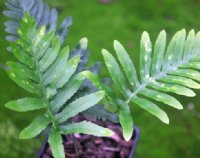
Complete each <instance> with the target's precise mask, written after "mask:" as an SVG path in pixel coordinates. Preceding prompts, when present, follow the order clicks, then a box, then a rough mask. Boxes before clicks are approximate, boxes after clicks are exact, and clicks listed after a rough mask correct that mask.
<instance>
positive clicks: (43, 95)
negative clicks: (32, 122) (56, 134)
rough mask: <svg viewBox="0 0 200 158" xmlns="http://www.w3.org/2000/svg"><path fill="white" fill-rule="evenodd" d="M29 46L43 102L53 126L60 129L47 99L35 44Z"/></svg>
mask: <svg viewBox="0 0 200 158" xmlns="http://www.w3.org/2000/svg"><path fill="white" fill-rule="evenodd" d="M33 41H34V40H33ZM27 44H28V43H27ZM28 46H29V47H30V48H31V51H32V54H33V56H32V57H33V60H34V61H35V70H36V74H37V75H38V77H39V84H40V86H41V90H42V98H43V100H44V102H45V105H46V110H47V114H48V116H49V117H50V118H51V120H52V124H53V126H54V127H55V128H58V125H57V121H56V118H55V116H54V112H53V109H52V108H51V106H50V102H49V100H48V99H47V95H46V94H47V92H46V87H45V84H44V79H43V76H42V73H41V72H40V65H39V60H38V59H37V57H36V51H35V49H34V48H33V44H30V45H29V44H28Z"/></svg>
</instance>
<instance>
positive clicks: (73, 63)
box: [5, 13, 113, 158]
mask: <svg viewBox="0 0 200 158" xmlns="http://www.w3.org/2000/svg"><path fill="white" fill-rule="evenodd" d="M18 37H19V38H18V39H17V40H16V41H15V42H14V43H12V46H11V50H12V52H13V54H14V56H15V57H16V58H17V62H15V61H10V62H7V65H8V67H9V70H8V71H7V73H8V75H9V77H10V78H11V79H12V80H13V81H14V82H15V83H16V84H18V85H19V86H20V87H22V88H23V89H25V90H26V91H28V92H30V93H31V94H32V95H33V97H26V98H22V99H18V100H15V101H10V102H8V103H7V104H6V105H5V106H6V107H7V108H9V109H11V110H15V111H17V112H26V111H33V110H39V109H43V110H42V111H44V113H43V114H41V115H40V116H38V117H36V118H35V119H34V120H33V122H32V123H31V124H30V125H29V126H28V127H26V128H25V129H24V130H23V131H22V132H21V133H20V138H21V139H31V138H33V137H35V136H37V135H38V134H40V133H41V132H42V131H44V130H45V129H49V130H50V135H49V144H50V146H51V149H52V153H53V156H54V157H55V158H64V157H65V154H64V148H63V144H62V137H61V135H62V134H74V133H84V134H91V135H97V136H112V135H113V132H112V131H111V130H109V129H107V128H104V127H100V126H98V125H96V124H93V123H91V122H87V121H83V122H79V123H73V122H71V118H72V117H74V116H76V115H77V114H78V113H80V112H83V111H84V110H87V109H88V108H90V107H92V106H94V105H95V104H97V103H98V102H99V101H100V100H101V99H102V98H103V97H104V95H105V93H104V91H97V92H93V93H91V94H88V95H85V96H83V97H80V98H76V99H75V100H72V101H71V100H70V99H71V98H72V97H73V96H74V94H75V93H76V92H77V91H78V89H79V88H80V86H81V85H82V83H83V82H84V80H85V77H84V76H83V74H82V72H79V73H76V69H77V67H78V65H79V61H80V56H74V57H72V58H70V59H69V55H70V54H69V47H68V46H67V47H64V48H61V43H60V37H58V36H56V35H55V32H54V31H49V32H48V33H46V31H45V27H44V26H41V27H40V28H37V23H36V21H35V20H34V17H31V16H30V15H29V14H28V13H25V15H24V16H23V18H22V21H21V22H20V24H19V29H18ZM84 41H85V39H84V40H83V42H84ZM85 46H86V45H85Z"/></svg>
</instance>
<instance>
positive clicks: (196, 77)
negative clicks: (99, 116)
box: [84, 29, 200, 140]
mask: <svg viewBox="0 0 200 158" xmlns="http://www.w3.org/2000/svg"><path fill="white" fill-rule="evenodd" d="M199 43H200V33H199V32H198V33H196V34H195V32H194V30H191V31H190V32H189V34H188V35H186V31H185V30H184V29H183V30H181V31H178V32H177V33H176V34H175V35H174V36H173V38H172V40H171V41H170V43H169V45H168V46H166V32H165V31H161V32H160V34H159V35H158V38H157V40H156V42H155V46H154V47H153V48H152V43H151V40H150V37H149V35H148V33H147V32H144V33H143V34H142V37H141V42H140V65H139V67H140V68H139V72H137V70H136V68H135V65H134V63H133V61H132V60H131V58H130V57H129V55H128V53H127V51H126V50H125V48H124V47H123V46H122V45H121V44H120V42H118V41H114V49H115V52H116V55H117V59H115V58H114V56H113V55H112V54H111V53H109V52H108V51H107V50H105V49H104V50H102V54H103V57H104V60H105V64H106V66H107V69H108V71H109V73H110V76H111V78H112V80H113V82H114V85H115V87H116V89H117V91H118V92H120V93H121V96H122V97H121V96H118V97H116V95H117V94H116V93H115V92H116V89H115V90H113V89H110V88H108V87H106V86H105V85H103V84H102V83H101V82H100V79H99V78H98V76H97V75H95V74H93V73H91V72H87V71H86V72H84V75H85V76H86V77H87V78H89V79H90V80H91V81H92V82H93V83H94V85H96V87H98V88H99V89H100V90H104V91H105V92H106V94H105V102H106V108H107V109H108V110H110V111H112V112H115V113H117V114H118V116H119V120H120V124H121V126H122V128H123V135H124V138H125V139H126V140H129V139H130V138H131V136H132V132H133V129H132V124H133V119H132V116H131V112H130V107H131V106H133V105H134V104H136V105H138V106H139V107H141V108H143V109H144V110H146V111H148V112H149V113H151V114H152V115H154V116H156V117H157V118H159V119H160V120H161V121H162V122H164V123H166V124H169V118H168V116H167V114H166V113H165V112H164V111H163V110H162V109H161V108H160V107H159V106H158V105H157V104H158V102H160V103H164V104H166V105H168V106H171V107H173V108H176V109H183V106H182V105H181V103H180V102H179V101H178V100H177V99H176V98H175V97H174V96H172V95H170V94H171V93H174V94H178V95H183V96H187V97H193V96H195V93H194V91H193V90H192V89H199V88H200V84H199V82H200V72H199V70H200V44H199ZM138 74H139V76H138ZM154 101H155V102H154Z"/></svg>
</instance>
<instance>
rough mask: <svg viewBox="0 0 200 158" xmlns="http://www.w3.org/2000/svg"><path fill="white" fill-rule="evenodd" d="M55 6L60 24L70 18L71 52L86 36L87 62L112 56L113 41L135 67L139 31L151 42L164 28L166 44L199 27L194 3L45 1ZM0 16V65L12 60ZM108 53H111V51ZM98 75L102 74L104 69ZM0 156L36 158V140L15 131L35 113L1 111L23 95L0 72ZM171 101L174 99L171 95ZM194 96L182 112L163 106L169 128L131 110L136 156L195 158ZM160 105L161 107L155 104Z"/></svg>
mask: <svg viewBox="0 0 200 158" xmlns="http://www.w3.org/2000/svg"><path fill="white" fill-rule="evenodd" d="M5 1H6V0H1V1H0V12H2V11H3V10H5V5H4V3H5ZM46 2H47V3H48V4H49V5H50V6H52V7H56V8H57V9H58V11H59V14H60V21H61V20H62V19H63V18H64V17H65V16H68V15H71V16H72V17H73V25H72V26H71V27H70V29H69V38H68V39H67V40H66V41H65V43H66V44H69V45H70V46H71V48H72V47H73V46H75V45H76V44H77V42H78V41H79V39H80V38H82V37H87V38H88V40H89V49H90V51H91V55H90V63H89V64H93V63H94V62H95V61H96V60H99V61H102V56H101V49H102V48H106V49H108V50H110V51H111V52H113V46H112V45H113V40H114V39H117V40H119V41H120V42H121V43H122V44H123V45H124V46H125V47H126V48H127V50H128V52H129V53H130V54H131V56H132V58H133V60H134V61H135V62H136V65H138V59H139V41H140V36H141V33H142V32H143V31H144V30H146V31H148V32H149V34H150V37H151V39H152V42H153V43H154V41H155V39H156V37H157V35H158V33H159V32H160V31H161V30H162V29H165V30H166V31H167V33H168V41H169V40H170V39H171V37H172V35H173V34H174V33H175V32H176V31H178V30H180V29H182V28H185V29H186V30H187V32H188V31H189V30H190V29H195V30H196V31H198V30H199V28H200V20H199V19H200V10H199V6H200V0H143V1H136V0H132V1H130V0H112V2H111V3H108V4H103V3H100V2H99V1H98V0H65V1H63V0H46ZM5 21H6V18H5V17H4V16H3V15H2V14H1V15H0V24H1V27H0V47H1V50H0V63H1V64H2V63H5V62H6V61H8V60H12V59H13V56H12V54H9V53H8V52H7V51H6V47H7V46H8V44H9V43H8V42H7V41H6V40H5V38H4V37H5V35H6V33H5V31H4V25H3V23H4V22H5ZM113 54H114V53H113ZM102 66H103V69H102V73H101V74H102V75H103V76H106V74H107V70H106V69H105V66H104V65H102ZM0 85H1V86H0V105H1V106H0V158H19V157H20V158H25V157H26V158H27V157H36V153H37V150H38V149H39V147H40V145H39V144H40V143H41V142H42V139H41V138H38V139H35V140H32V141H22V140H18V138H17V135H18V131H19V130H21V129H22V128H24V127H25V126H26V125H27V124H28V123H29V122H30V121H31V120H32V118H33V117H34V116H35V115H36V113H33V112H31V113H26V114H19V113H15V112H12V111H9V110H7V109H5V108H4V106H3V105H4V104H5V103H6V101H8V100H13V99H17V98H21V97H23V96H27V93H26V92H24V91H23V90H22V89H21V88H19V87H18V86H16V85H15V84H14V83H13V82H12V81H11V80H10V79H9V78H8V76H7V75H6V73H5V72H4V71H2V70H0ZM176 97H177V96H176ZM199 98H200V92H198V93H197V96H196V97H194V98H184V97H183V98H180V97H179V99H180V100H181V102H182V104H183V105H184V107H185V108H184V110H182V111H177V110H174V109H171V108H168V107H162V108H164V109H165V110H166V111H167V112H168V114H169V117H170V125H164V124H162V123H161V122H160V121H159V120H158V119H156V118H154V117H153V116H151V115H150V114H148V113H147V112H145V111H143V110H141V109H139V108H138V107H136V106H135V107H134V108H133V109H132V112H133V114H134V116H135V117H134V121H135V124H136V125H138V126H139V127H140V129H141V138H140V142H139V145H138V148H137V152H136V156H135V157H136V158H179V157H187V158H199V157H200V150H199V147H200V126H199V122H200V99H199ZM161 106H162V105H161Z"/></svg>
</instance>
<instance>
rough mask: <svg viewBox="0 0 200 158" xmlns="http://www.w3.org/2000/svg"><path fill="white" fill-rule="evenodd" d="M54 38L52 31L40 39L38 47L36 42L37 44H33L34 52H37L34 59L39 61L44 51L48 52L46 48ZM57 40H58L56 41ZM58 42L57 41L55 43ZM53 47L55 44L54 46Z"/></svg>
mask: <svg viewBox="0 0 200 158" xmlns="http://www.w3.org/2000/svg"><path fill="white" fill-rule="evenodd" d="M54 37H55V32H54V31H50V32H48V33H46V34H45V35H44V36H43V37H41V41H42V42H40V45H39V46H38V40H37V43H34V44H33V45H35V49H36V50H35V51H36V52H37V54H36V55H35V56H36V59H38V60H39V59H41V57H42V56H43V55H44V54H45V53H46V51H47V50H48V48H49V47H50V45H51V42H52V40H53V39H54ZM57 40H58V39H57ZM56 42H58V41H56ZM58 46H59V44H58ZM54 47H55V44H54Z"/></svg>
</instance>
